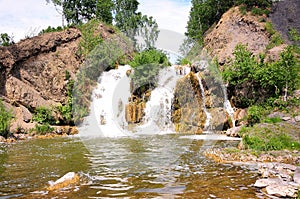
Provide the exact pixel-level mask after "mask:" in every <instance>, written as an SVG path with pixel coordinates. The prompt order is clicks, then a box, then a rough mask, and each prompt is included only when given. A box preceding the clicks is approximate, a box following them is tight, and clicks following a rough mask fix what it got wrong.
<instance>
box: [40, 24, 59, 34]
mask: <svg viewBox="0 0 300 199" xmlns="http://www.w3.org/2000/svg"><path fill="white" fill-rule="evenodd" d="M63 30H64V29H63V28H62V27H61V26H57V27H56V28H55V27H51V26H48V27H47V28H46V29H43V30H41V31H40V32H39V35H42V34H45V33H48V32H59V31H63Z"/></svg>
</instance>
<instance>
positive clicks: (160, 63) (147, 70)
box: [130, 49, 170, 96]
mask: <svg viewBox="0 0 300 199" xmlns="http://www.w3.org/2000/svg"><path fill="white" fill-rule="evenodd" d="M130 65H131V66H132V67H133V68H134V73H133V75H132V81H133V85H134V87H133V90H132V92H133V93H134V94H136V95H138V96H141V94H143V93H144V92H146V91H147V90H148V89H151V88H154V87H155V86H156V82H157V75H158V73H159V70H160V69H161V68H163V67H166V66H168V65H170V62H169V60H168V58H167V56H166V54H164V53H163V52H162V51H160V50H157V49H148V50H145V51H142V52H141V53H139V54H137V55H136V56H135V57H134V59H133V61H132V62H130Z"/></svg>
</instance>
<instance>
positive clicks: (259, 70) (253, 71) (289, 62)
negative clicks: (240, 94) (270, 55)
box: [222, 45, 300, 105]
mask: <svg viewBox="0 0 300 199" xmlns="http://www.w3.org/2000/svg"><path fill="white" fill-rule="evenodd" d="M233 54H234V56H235V58H234V60H233V61H232V62H231V64H229V65H227V66H225V68H224V71H223V72H222V76H223V78H224V80H225V81H227V82H228V83H229V84H230V86H239V85H241V84H244V83H248V84H247V85H250V86H255V90H256V92H257V95H258V96H257V97H259V95H260V94H259V93H261V95H266V94H268V95H270V96H261V97H264V98H265V99H266V100H267V99H268V98H269V97H274V98H278V97H279V96H280V95H284V97H285V101H286V98H287V96H288V94H289V93H291V92H292V91H294V90H295V89H296V88H297V85H298V84H299V79H300V74H299V60H297V59H296V58H295V55H294V52H293V48H292V47H287V48H286V49H285V50H284V51H283V52H282V53H281V55H280V59H279V60H278V61H275V62H269V63H266V62H265V61H264V55H260V57H259V59H258V58H257V57H255V56H254V55H253V54H252V53H251V52H250V51H248V50H247V48H246V46H243V45H237V46H236V48H235V51H234V53H233ZM261 91H264V92H261ZM254 102H255V101H253V102H249V104H248V105H252V104H253V103H254Z"/></svg>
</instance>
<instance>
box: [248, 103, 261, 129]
mask: <svg viewBox="0 0 300 199" xmlns="http://www.w3.org/2000/svg"><path fill="white" fill-rule="evenodd" d="M262 116H263V114H262V107H260V106H251V107H250V108H249V109H248V118H247V121H248V123H249V125H251V126H252V125H253V124H255V123H259V122H260V121H261V119H262Z"/></svg>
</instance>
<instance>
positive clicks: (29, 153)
mask: <svg viewBox="0 0 300 199" xmlns="http://www.w3.org/2000/svg"><path fill="white" fill-rule="evenodd" d="M236 144H237V141H216V140H211V141H209V140H193V139H188V138H182V137H180V136H178V135H152V136H150V135H145V136H138V137H134V138H128V137H127V138H126V137H124V138H115V139H114V138H103V137H98V138H92V139H87V138H86V139H84V140H82V139H80V138H55V139H46V140H30V141H25V142H21V143H17V144H13V145H9V146H7V145H1V147H0V198H1V199H4V198H118V197H119V198H183V197H185V198H257V195H256V192H255V189H254V188H253V186H252V185H253V183H254V182H255V180H256V178H257V174H255V173H254V172H253V171H250V170H249V169H247V168H241V167H236V166H232V165H221V164H217V163H214V162H212V161H210V160H207V159H206V158H205V157H204V156H203V151H204V150H205V149H207V148H208V147H212V146H226V145H236ZM69 171H74V172H78V173H80V176H81V182H80V185H78V186H76V187H72V188H69V189H65V190H60V191H55V192H46V189H45V188H46V187H47V185H48V181H50V180H56V179H58V178H59V177H61V176H62V175H64V174H65V173H67V172H69Z"/></svg>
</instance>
